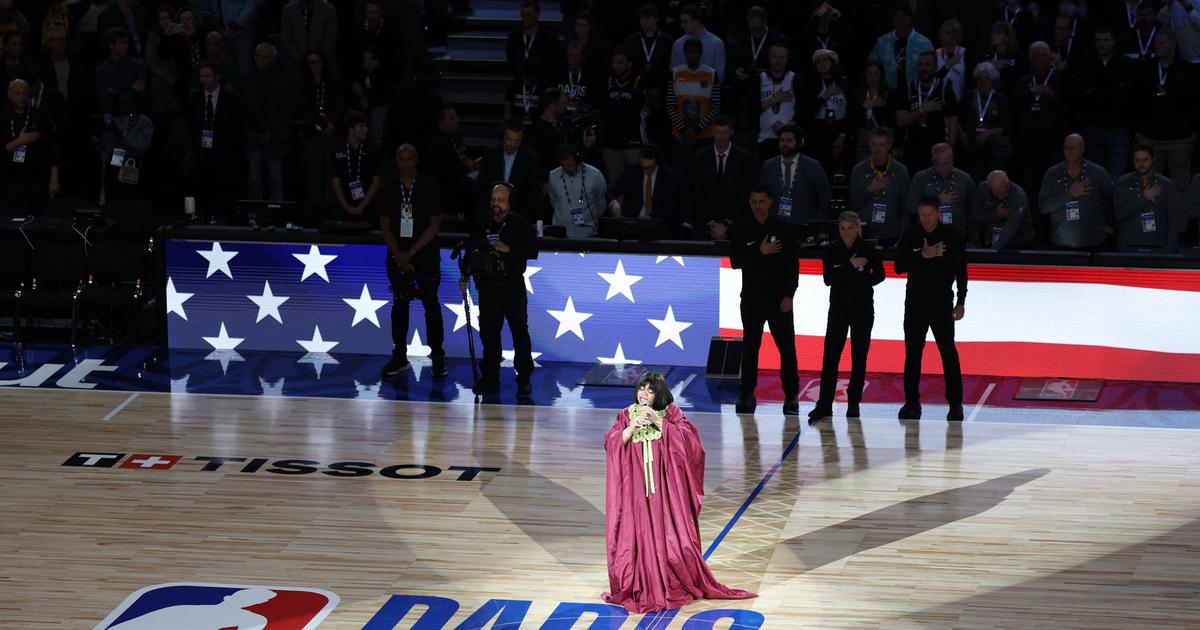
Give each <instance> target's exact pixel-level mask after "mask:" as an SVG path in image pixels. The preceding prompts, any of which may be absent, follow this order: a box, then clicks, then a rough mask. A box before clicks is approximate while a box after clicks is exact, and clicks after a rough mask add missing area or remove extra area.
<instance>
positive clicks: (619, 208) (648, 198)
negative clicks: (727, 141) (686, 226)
mask: <svg viewBox="0 0 1200 630" xmlns="http://www.w3.org/2000/svg"><path fill="white" fill-rule="evenodd" d="M609 192H610V193H612V197H613V200H612V202H611V203H609V205H608V208H609V212H611V213H612V216H614V217H617V218H622V217H623V218H626V219H633V218H637V219H646V220H648V221H650V222H651V223H652V225H653V227H652V228H651V230H652V231H653V233H654V235H655V236H656V237H658V238H670V237H672V236H674V235H675V232H676V231H677V226H678V225H679V175H678V174H677V173H676V172H675V169H673V168H671V167H669V166H665V165H662V164H659V155H658V149H655V148H654V147H653V146H643V147H642V148H641V160H640V163H639V164H636V165H632V166H628V167H626V168H625V172H624V173H623V174H622V175H621V178H620V179H619V180H617V183H616V184H615V185H614V186H613V188H612V189H611V190H610V191H609ZM647 192H649V193H650V194H649V195H647V194H646V193H647Z"/></svg>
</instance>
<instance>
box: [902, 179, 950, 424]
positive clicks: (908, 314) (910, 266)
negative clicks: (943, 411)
mask: <svg viewBox="0 0 1200 630" xmlns="http://www.w3.org/2000/svg"><path fill="white" fill-rule="evenodd" d="M938 205H939V201H938V199H937V197H931V196H925V197H921V199H920V201H918V202H917V219H918V221H919V223H920V227H919V229H912V230H908V231H906V232H905V233H904V234H903V235H902V236H901V237H900V242H899V243H898V244H897V245H896V262H895V270H896V273H897V274H900V275H903V274H908V284H907V285H905V289H904V406H903V407H901V408H900V419H901V420H920V419H921V389H920V388H921V355H922V354H924V352H925V333H926V331H928V330H929V329H931V328H932V329H933V338H934V340H935V341H936V342H937V347H938V352H939V353H940V354H941V355H942V370H943V373H944V374H945V377H946V402H948V403H950V413H948V414H947V415H946V419H947V420H962V419H963V409H962V390H963V385H962V369H961V367H960V366H959V363H958V349H957V348H955V347H954V322H956V321H958V320H960V319H962V318H963V314H964V308H965V307H964V305H963V303H964V302H965V301H966V299H967V259H966V249H965V248H964V246H963V240H962V237H960V236H959V235H958V233H957V232H955V231H954V230H952V229H950V228H949V227H947V226H945V225H942V222H941V217H940V216H939V213H938ZM955 284H957V285H958V301H957V302H954V301H953V295H952V291H951V287H952V285H955Z"/></svg>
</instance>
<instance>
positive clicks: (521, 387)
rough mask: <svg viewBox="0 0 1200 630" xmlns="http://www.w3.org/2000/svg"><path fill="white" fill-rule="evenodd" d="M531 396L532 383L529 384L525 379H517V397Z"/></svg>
mask: <svg viewBox="0 0 1200 630" xmlns="http://www.w3.org/2000/svg"><path fill="white" fill-rule="evenodd" d="M531 394H533V383H531V382H529V379H527V378H519V379H517V395H518V396H529V395H531Z"/></svg>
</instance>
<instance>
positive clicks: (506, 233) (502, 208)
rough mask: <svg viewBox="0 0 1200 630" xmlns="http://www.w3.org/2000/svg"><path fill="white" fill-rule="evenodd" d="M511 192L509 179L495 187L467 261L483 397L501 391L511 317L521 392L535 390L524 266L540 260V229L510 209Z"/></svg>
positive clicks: (474, 232) (463, 283)
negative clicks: (504, 336)
mask: <svg viewBox="0 0 1200 630" xmlns="http://www.w3.org/2000/svg"><path fill="white" fill-rule="evenodd" d="M512 192H513V191H512V189H511V188H510V186H509V185H508V184H505V183H497V184H495V185H494V186H492V194H491V196H490V198H489V200H488V201H489V205H488V207H489V210H490V211H489V212H488V213H487V214H483V215H481V216H480V217H479V220H478V221H477V222H476V223H475V225H474V227H473V229H472V230H471V246H470V249H471V252H470V253H469V254H468V259H469V261H470V265H471V274H472V275H474V276H475V288H476V289H477V290H478V291H479V339H480V341H482V342H483V362H482V365H481V368H482V369H481V371H482V372H483V374H482V377H481V378H480V380H479V382H478V383H476V384H475V392H476V393H477V394H481V395H485V394H495V393H497V392H499V390H500V358H501V356H500V355H501V347H500V330H501V329H502V328H503V327H504V320H506V319H507V320H508V329H509V332H510V333H512V340H513V350H514V351H515V353H516V356H515V357H514V358H513V364H514V367H516V368H517V394H518V395H520V396H528V395H529V394H530V393H532V391H533V389H532V385H531V383H530V380H529V379H530V376H531V375H532V374H533V354H532V349H531V346H530V341H529V301H528V296H527V295H526V293H525V264H526V261H529V260H533V259H535V258H537V255H538V251H537V233H536V232H535V231H534V229H533V224H531V223H530V222H529V219H526V218H525V217H523V216H521V215H519V214H517V213H515V212H512V211H510V210H509V203H510V199H511V197H512ZM485 261H486V263H485ZM459 285H460V288H461V289H462V290H464V291H465V290H466V289H467V278H466V276H463V277H462V278H460V279H459Z"/></svg>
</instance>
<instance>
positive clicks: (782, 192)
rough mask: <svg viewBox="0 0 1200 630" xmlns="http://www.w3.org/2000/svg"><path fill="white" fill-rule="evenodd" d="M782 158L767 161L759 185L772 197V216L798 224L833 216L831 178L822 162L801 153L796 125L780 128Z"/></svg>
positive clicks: (764, 163) (759, 177)
mask: <svg viewBox="0 0 1200 630" xmlns="http://www.w3.org/2000/svg"><path fill="white" fill-rule="evenodd" d="M777 135H778V136H779V155H778V156H776V157H773V158H771V159H769V160H767V161H766V162H763V165H762V170H761V171H760V172H759V175H758V183H759V185H760V186H763V187H765V188H766V189H767V191H769V192H770V194H771V214H772V215H775V216H778V217H779V218H780V219H782V220H783V222H784V223H788V224H790V225H797V224H801V223H807V222H808V221H810V220H812V219H824V218H826V217H827V216H828V215H829V197H830V194H831V191H830V187H829V177H827V176H826V175H825V169H823V168H821V163H820V162H818V161H816V160H814V159H812V158H810V157H808V156H807V155H804V154H802V153H800V139H801V137H802V136H801V133H800V130H799V128H798V127H796V126H795V125H784V126H783V127H781V128H780V129H779V132H778V134H777Z"/></svg>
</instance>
